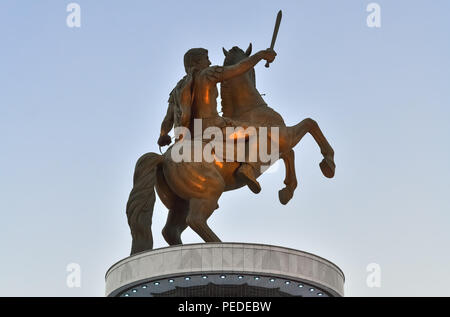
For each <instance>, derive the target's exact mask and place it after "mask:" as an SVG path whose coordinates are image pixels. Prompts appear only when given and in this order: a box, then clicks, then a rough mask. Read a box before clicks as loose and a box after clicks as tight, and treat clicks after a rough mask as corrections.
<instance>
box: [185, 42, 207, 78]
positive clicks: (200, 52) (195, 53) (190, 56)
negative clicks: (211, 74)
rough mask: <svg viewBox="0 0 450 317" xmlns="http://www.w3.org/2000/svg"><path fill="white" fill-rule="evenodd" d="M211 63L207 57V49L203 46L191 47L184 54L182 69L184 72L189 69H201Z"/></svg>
mask: <svg viewBox="0 0 450 317" xmlns="http://www.w3.org/2000/svg"><path fill="white" fill-rule="evenodd" d="M209 65H211V62H210V61H209V57H208V50H206V49H204V48H191V49H190V50H189V51H187V52H186V54H184V69H185V70H186V73H188V72H189V70H202V69H204V68H206V67H208V66H209Z"/></svg>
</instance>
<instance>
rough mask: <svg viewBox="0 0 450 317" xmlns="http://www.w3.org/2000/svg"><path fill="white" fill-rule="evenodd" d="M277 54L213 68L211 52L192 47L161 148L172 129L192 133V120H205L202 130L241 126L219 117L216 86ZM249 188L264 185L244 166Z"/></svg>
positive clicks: (268, 52)
mask: <svg viewBox="0 0 450 317" xmlns="http://www.w3.org/2000/svg"><path fill="white" fill-rule="evenodd" d="M275 56H276V53H275V51H273V50H272V49H267V50H263V51H259V52H257V53H256V54H254V55H252V56H250V57H248V58H246V59H244V60H242V61H240V62H239V63H237V64H235V65H231V66H210V65H211V62H210V60H209V57H208V51H207V50H206V49H203V48H193V49H190V50H189V51H187V52H186V54H185V55H184V67H185V70H186V74H187V75H186V76H185V77H184V78H183V79H181V80H180V81H179V82H178V83H177V85H176V87H175V88H174V89H173V90H172V92H171V93H170V97H169V106H168V109H167V114H166V116H165V118H164V120H163V122H162V124H161V134H160V137H159V139H158V145H159V146H164V145H169V144H170V142H171V139H170V137H169V136H168V133H169V131H170V130H171V129H172V127H173V126H175V127H177V126H184V127H186V128H188V129H190V130H191V131H192V123H193V119H202V126H203V129H206V128H207V127H209V126H216V127H219V128H223V127H224V126H239V125H240V124H238V123H237V122H235V121H233V120H232V119H229V118H225V117H221V116H219V114H218V112H217V100H216V99H217V97H218V92H217V83H219V82H222V81H225V80H228V79H231V78H233V77H236V76H239V75H241V74H243V73H245V72H247V71H249V70H250V69H251V68H253V67H254V66H255V65H256V64H257V63H258V62H259V61H260V60H262V59H264V60H266V61H268V62H269V63H271V62H272V61H273V60H274V59H275ZM236 173H237V176H238V177H240V178H241V179H242V180H243V181H244V182H245V183H246V184H247V186H248V187H249V188H250V189H251V190H252V191H253V192H254V193H258V192H259V191H260V190H261V186H260V185H259V183H258V181H257V180H256V178H255V175H254V171H253V167H252V166H251V165H250V164H247V163H241V166H240V167H239V168H238V170H237V171H236Z"/></svg>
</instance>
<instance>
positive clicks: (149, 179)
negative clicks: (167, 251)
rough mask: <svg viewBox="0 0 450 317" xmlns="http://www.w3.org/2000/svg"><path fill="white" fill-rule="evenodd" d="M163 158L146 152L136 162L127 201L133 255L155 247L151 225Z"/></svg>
mask: <svg viewBox="0 0 450 317" xmlns="http://www.w3.org/2000/svg"><path fill="white" fill-rule="evenodd" d="M163 159H164V157H163V156H162V155H159V154H156V153H146V154H144V155H142V156H141V157H140V158H139V160H138V161H137V163H136V168H135V169H134V177H133V189H132V190H131V192H130V197H129V198H128V202H127V218H128V225H129V226H130V230H131V237H132V239H133V242H132V245H131V255H133V254H135V253H137V252H141V251H145V250H151V249H153V236H152V230H151V225H152V216H153V207H154V205H155V200H156V196H155V190H154V187H155V184H156V168H157V166H158V165H159V164H160V163H161V162H162V161H163Z"/></svg>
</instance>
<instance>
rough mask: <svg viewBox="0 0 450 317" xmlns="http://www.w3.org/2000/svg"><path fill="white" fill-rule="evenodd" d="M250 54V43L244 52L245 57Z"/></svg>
mask: <svg viewBox="0 0 450 317" xmlns="http://www.w3.org/2000/svg"><path fill="white" fill-rule="evenodd" d="M251 53H252V43H250V44H249V45H248V48H247V50H246V51H245V55H247V56H250V54H251Z"/></svg>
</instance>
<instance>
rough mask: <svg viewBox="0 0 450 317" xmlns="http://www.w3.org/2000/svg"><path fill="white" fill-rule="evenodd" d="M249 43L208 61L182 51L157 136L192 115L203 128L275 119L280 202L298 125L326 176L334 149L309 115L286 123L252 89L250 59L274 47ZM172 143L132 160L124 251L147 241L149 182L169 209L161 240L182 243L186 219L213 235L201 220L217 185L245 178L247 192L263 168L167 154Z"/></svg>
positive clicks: (200, 53)
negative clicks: (128, 239)
mask: <svg viewBox="0 0 450 317" xmlns="http://www.w3.org/2000/svg"><path fill="white" fill-rule="evenodd" d="M251 50H252V48H251V44H250V46H249V48H248V49H247V50H246V51H245V52H244V51H243V50H242V49H240V48H238V47H233V48H232V49H230V50H229V51H227V50H225V49H223V52H224V54H225V60H224V64H223V66H210V64H211V62H210V61H209V58H208V54H207V50H205V49H194V50H190V51H188V52H187V53H186V55H185V68H186V73H187V75H186V76H185V77H184V78H183V79H182V80H181V81H180V82H179V83H178V84H177V87H175V89H174V90H173V91H172V93H171V94H170V98H169V107H168V111H167V114H166V117H165V119H164V121H163V123H162V125H161V136H160V138H159V140H158V144H159V145H160V146H163V145H168V144H170V142H171V139H170V137H169V136H168V132H169V131H170V130H171V128H172V127H173V126H175V127H176V126H184V127H186V128H188V129H189V130H191V129H192V122H193V120H194V119H200V120H202V123H203V128H206V127H209V126H218V127H219V128H223V127H225V126H236V125H244V126H249V125H252V126H259V127H260V126H265V127H278V129H279V136H278V140H277V141H278V146H279V153H280V158H282V159H283V161H284V163H285V166H286V177H285V180H284V183H285V185H286V186H285V187H284V188H283V189H281V190H280V191H279V200H280V202H281V203H282V204H286V203H287V202H288V201H289V200H290V199H291V198H292V196H293V193H294V190H295V188H296V187H297V180H296V175H295V165H294V163H295V162H294V151H293V147H294V146H295V145H296V144H297V143H298V142H299V141H300V140H301V139H302V138H303V136H304V135H305V134H306V133H310V134H311V135H312V136H313V138H314V139H315V140H316V142H317V144H318V145H319V148H320V150H321V153H322V155H323V157H324V158H323V160H322V162H321V163H320V164H319V165H320V168H321V170H322V173H323V175H325V176H326V177H328V178H332V177H333V176H334V171H335V164H334V151H333V149H332V147H331V146H330V144H329V143H328V141H327V140H326V138H325V137H324V135H323V133H322V131H321V130H320V128H319V126H318V124H317V123H316V122H315V121H314V120H312V119H309V118H307V119H304V120H303V121H301V122H300V123H298V124H296V125H294V126H292V127H287V126H286V125H285V123H284V121H283V118H282V117H281V116H280V115H279V114H278V113H277V112H276V111H274V110H273V109H272V108H270V107H269V106H268V105H267V104H266V103H265V102H264V99H263V98H262V96H261V94H260V93H259V92H258V90H257V89H256V85H255V71H254V69H253V67H254V66H255V65H256V64H257V63H258V62H259V61H260V60H262V59H264V60H266V61H267V62H269V63H270V62H272V61H273V60H274V58H275V56H276V53H275V52H274V51H273V50H272V49H267V50H263V51H259V52H257V53H256V54H254V55H251ZM219 82H220V83H221V98H222V110H223V117H221V116H219V114H218V113H217V109H216V107H217V103H216V98H217V96H218V92H217V87H216V85H217V83H219ZM268 138H270V135H269V136H268ZM182 141H183V139H182V138H181V140H180V139H177V140H176V142H175V143H177V142H182ZM173 146H174V145H172V146H171V147H169V149H168V150H167V151H166V152H165V153H164V154H162V155H159V154H157V153H147V154H144V155H143V156H142V157H141V158H139V160H138V161H137V163H136V168H135V172H134V180H133V189H132V190H131V193H130V197H129V200H128V203H127V210H126V211H127V217H128V224H129V226H130V229H131V235H132V239H133V241H132V248H131V254H135V253H137V252H141V251H145V250H149V249H152V248H153V237H152V231H151V223H152V214H153V207H154V203H155V199H156V197H155V191H154V189H155V188H156V192H157V193H158V196H159V198H160V199H161V201H162V202H163V204H164V205H165V206H166V207H167V208H168V210H169V213H168V217H167V222H166V225H165V226H164V229H163V231H162V234H163V237H164V239H165V240H166V241H167V243H168V244H169V245H177V244H182V241H181V233H182V232H183V231H184V230H185V229H186V228H187V227H188V226H189V227H191V229H192V230H194V231H195V232H196V233H197V234H198V235H199V236H200V237H201V238H202V239H203V240H204V241H205V242H220V239H219V238H218V237H217V236H216V235H215V233H214V232H213V231H212V230H211V229H210V228H209V227H208V225H207V220H208V218H209V217H210V216H211V214H212V213H213V211H214V210H215V209H217V208H218V204H217V202H218V200H219V198H220V196H221V195H222V193H223V192H224V191H229V190H233V189H237V188H240V187H242V186H246V185H247V186H249V187H250V189H251V190H252V191H253V192H258V191H259V190H258V189H259V183H258V182H257V180H256V179H257V177H258V176H260V175H261V173H262V171H263V169H260V168H258V166H260V165H262V164H261V162H259V161H257V162H254V163H247V162H236V161H234V162H227V161H224V162H218V161H217V162H216V161H215V162H206V161H202V162H185V161H183V162H175V161H174V160H173V158H172V156H171V151H172V149H173ZM272 163H273V162H272Z"/></svg>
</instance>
